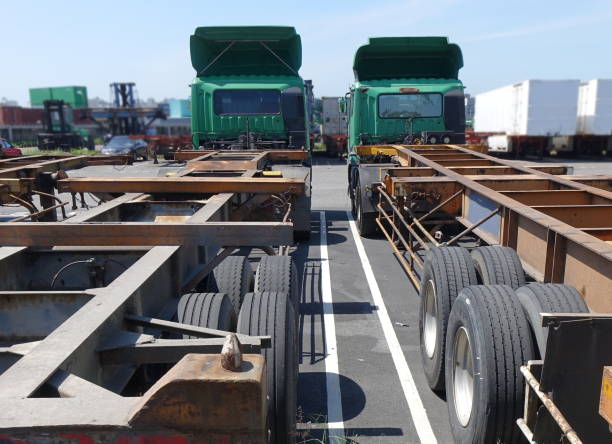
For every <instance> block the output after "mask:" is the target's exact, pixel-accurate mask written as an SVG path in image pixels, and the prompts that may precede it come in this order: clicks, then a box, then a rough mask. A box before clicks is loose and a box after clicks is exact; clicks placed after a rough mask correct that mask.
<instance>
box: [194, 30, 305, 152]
mask: <svg viewBox="0 0 612 444" xmlns="http://www.w3.org/2000/svg"><path fill="white" fill-rule="evenodd" d="M190 46H191V63H192V65H193V68H194V69H195V71H196V78H195V79H194V80H193V83H192V85H191V95H192V133H193V145H194V148H195V149H224V150H227V149H229V150H249V149H250V150H253V149H266V150H268V149H309V148H310V141H309V137H308V136H309V134H308V133H309V131H308V127H309V124H308V118H307V113H306V102H305V100H304V95H305V87H304V80H303V79H302V78H301V77H300V75H299V73H298V71H299V69H300V66H301V64H302V44H301V39H300V36H299V35H298V34H297V33H296V31H295V29H294V28H293V27H290V26H223V27H217V26H215V27H199V28H197V29H196V30H195V32H194V34H193V35H192V36H191V40H190Z"/></svg>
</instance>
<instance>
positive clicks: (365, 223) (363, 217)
mask: <svg viewBox="0 0 612 444" xmlns="http://www.w3.org/2000/svg"><path fill="white" fill-rule="evenodd" d="M355 212H356V213H357V221H356V222H357V229H358V230H359V234H360V235H361V236H363V237H371V236H374V235H375V234H376V233H377V232H378V224H377V223H376V216H377V213H364V212H363V207H362V205H361V188H360V186H359V185H357V188H356V189H355Z"/></svg>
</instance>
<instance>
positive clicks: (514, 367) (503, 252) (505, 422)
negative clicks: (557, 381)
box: [419, 246, 588, 443]
mask: <svg viewBox="0 0 612 444" xmlns="http://www.w3.org/2000/svg"><path fill="white" fill-rule="evenodd" d="M445 250H446V251H445ZM477 284H481V285H477ZM587 311H588V308H587V306H586V304H585V303H584V301H583V299H582V297H581V296H580V294H579V293H578V292H577V291H576V290H575V289H574V288H573V287H571V286H568V285H561V284H528V285H525V274H524V272H523V269H522V267H521V265H520V260H519V258H518V256H517V255H516V252H515V251H514V250H512V249H510V248H507V247H497V246H495V247H479V248H476V249H474V250H473V251H472V252H471V254H470V253H468V251H467V250H466V249H463V248H459V247H442V248H434V249H432V250H431V251H430V252H429V254H428V257H427V260H426V263H425V270H424V273H423V279H422V281H421V317H420V318H421V319H420V325H419V326H420V335H421V355H422V359H423V367H424V370H425V374H426V376H427V379H428V382H429V384H430V386H431V388H432V389H434V390H437V391H442V390H446V398H447V405H448V409H449V417H450V422H451V429H452V432H453V436H454V438H455V441H456V442H458V443H488V442H503V443H518V442H523V439H524V438H523V435H522V433H521V431H520V430H519V429H518V426H517V425H516V422H515V421H516V418H518V417H520V416H521V412H522V409H523V405H524V389H525V388H524V387H525V382H524V380H523V378H522V374H521V372H520V366H521V365H524V364H526V363H527V361H529V360H532V359H537V358H538V357H540V356H542V357H543V356H544V353H545V344H546V336H547V331H546V329H545V328H543V327H542V326H541V325H542V321H541V315H540V313H542V312H552V313H554V312H572V313H576V312H587Z"/></svg>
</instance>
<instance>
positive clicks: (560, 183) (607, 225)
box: [366, 145, 612, 312]
mask: <svg viewBox="0 0 612 444" xmlns="http://www.w3.org/2000/svg"><path fill="white" fill-rule="evenodd" d="M383 148H384V149H392V150H394V152H395V153H396V155H397V156H399V157H400V159H403V164H404V165H406V166H407V167H408V168H399V170H400V171H402V176H401V177H397V176H394V174H393V172H394V170H395V169H394V168H389V167H384V168H382V169H381V174H384V173H385V172H387V173H388V175H387V176H386V177H385V178H384V179H383V182H384V186H385V188H386V191H387V193H389V196H391V197H392V199H394V200H397V199H398V197H402V198H407V197H409V195H410V193H411V190H420V191H421V192H423V191H424V192H427V191H431V192H433V191H435V190H436V189H441V188H440V186H442V185H444V184H446V185H448V187H447V189H446V190H444V193H442V194H441V197H440V200H442V201H443V200H445V199H447V198H449V197H452V196H453V195H454V194H456V193H457V192H458V191H459V190H464V192H463V197H462V199H461V202H460V203H457V204H456V205H455V204H453V203H452V202H451V203H446V204H445V205H443V206H442V207H444V206H446V207H447V208H449V206H453V205H455V207H456V208H455V211H458V212H459V215H458V216H457V215H455V216H453V217H451V220H453V219H454V220H456V221H458V222H460V223H462V224H463V225H464V226H466V227H467V228H470V227H472V226H473V225H474V224H475V223H476V222H478V221H479V219H481V217H482V216H483V215H484V214H483V213H482V211H484V210H482V211H481V213H480V217H476V216H474V215H473V214H472V212H471V208H470V204H471V205H475V203H474V202H476V201H479V202H481V203H482V202H484V204H486V205H485V206H486V207H487V208H489V209H488V210H487V213H490V212H491V211H493V210H494V209H495V208H496V207H499V208H500V210H499V211H500V213H501V214H500V215H499V217H495V218H494V219H495V221H496V224H498V226H497V227H496V230H497V231H496V230H493V231H495V232H491V228H490V227H474V229H473V230H472V231H473V233H474V234H476V235H477V236H478V237H480V238H481V239H483V240H484V241H485V242H487V243H489V244H496V243H499V244H501V245H505V246H509V247H512V248H514V249H515V250H517V252H518V254H519V256H520V257H521V259H522V262H523V265H524V267H525V268H526V270H527V271H528V273H529V274H531V275H532V276H534V277H536V278H537V279H538V280H540V281H544V282H559V283H561V282H564V283H566V284H570V285H573V286H575V287H576V288H578V289H579V291H580V292H581V293H582V295H583V297H584V298H585V300H586V302H587V304H588V305H589V307H590V308H591V309H592V310H596V311H601V312H612V298H611V297H610V296H609V294H608V286H609V282H610V279H612V245H610V244H609V243H607V242H608V239H610V238H612V218H611V217H610V216H612V192H610V191H606V190H604V189H601V188H596V187H592V186H589V185H585V184H583V183H577V182H573V181H571V180H569V179H567V177H568V176H564V177H559V176H555V175H552V174H548V173H547V172H544V171H540V170H538V169H535V168H531V167H527V166H522V165H518V164H514V163H512V162H509V161H504V160H501V159H497V158H494V157H492V156H488V155H485V154H482V153H478V152H474V151H471V150H469V149H465V148H461V147H457V146H449V147H447V148H445V149H443V150H442V151H444V153H440V152H439V151H440V150H436V151H434V150H428V149H420V148H419V149H413V148H414V147H410V148H408V147H405V146H399V145H393V146H385V147H383ZM432 155H433V156H434V157H435V160H433V159H432V158H431V156H432ZM453 155H460V156H467V157H469V158H470V159H474V160H469V159H466V160H465V162H466V163H465V165H463V167H465V168H470V165H469V162H473V161H486V162H488V163H490V165H489V167H491V166H495V165H502V166H504V167H510V168H512V170H513V171H514V172H518V173H519V174H511V175H495V176H490V175H486V174H485V175H464V174H460V173H459V172H456V171H453V170H452V169H450V167H447V166H443V165H441V164H440V162H443V161H441V160H440V157H444V158H446V160H447V161H448V158H449V157H452V156H453ZM428 156H429V157H428ZM455 162H458V161H457V160H455V161H453V163H455ZM366 165H367V162H366ZM371 166H374V167H375V164H371ZM412 166H414V167H417V168H418V167H426V168H428V169H430V170H431V171H433V172H434V173H435V174H437V175H436V176H431V177H423V176H422V175H421V174H419V173H420V172H421V170H419V173H417V174H418V176H417V177H406V176H405V174H406V171H410V167H412ZM602 179H605V178H602ZM608 180H612V178H608ZM489 184H494V186H493V187H492V186H491V185H489ZM512 184H519V185H521V188H520V189H527V190H529V188H531V189H533V187H534V186H535V187H540V189H541V187H545V188H544V190H546V191H541V192H540V191H525V193H524V194H525V195H529V194H534V193H535V194H537V193H545V194H548V198H549V199H550V198H551V196H552V195H559V196H560V197H559V198H558V199H559V200H561V201H562V199H565V198H569V197H570V196H569V195H570V194H571V193H567V191H570V192H573V196H578V195H582V196H584V197H585V198H588V200H589V202H596V204H592V203H590V204H587V205H565V206H564V205H560V204H558V203H557V204H556V205H554V204H552V205H528V204H525V203H522V202H521V201H520V200H518V199H523V198H524V197H522V196H519V195H517V190H516V189H515V188H513V186H515V185H512ZM523 185H524V186H523ZM402 187H403V188H402ZM526 187H527V188H526ZM551 188H552V189H551ZM536 189H537V188H536ZM566 190H567V191H566ZM542 198H543V199H545V198H546V196H543V197H542ZM475 199H476V200H475ZM484 204H483V205H484ZM394 205H398V206H400V207H401V205H400V204H399V203H397V202H395V203H394ZM436 205H439V203H438V202H435V204H433V205H432V206H436ZM591 213H593V214H591ZM580 218H583V219H584V221H583V222H582V221H581V220H580ZM379 222H382V219H381V220H380V221H379ZM410 222H412V221H410ZM421 222H423V221H421ZM572 225H573V226H572ZM411 280H413V282H414V280H415V279H411Z"/></svg>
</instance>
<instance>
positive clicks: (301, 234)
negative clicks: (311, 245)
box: [293, 230, 310, 242]
mask: <svg viewBox="0 0 612 444" xmlns="http://www.w3.org/2000/svg"><path fill="white" fill-rule="evenodd" d="M309 239H310V230H296V231H294V232H293V240H294V241H295V242H306V241H308V240H309Z"/></svg>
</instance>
